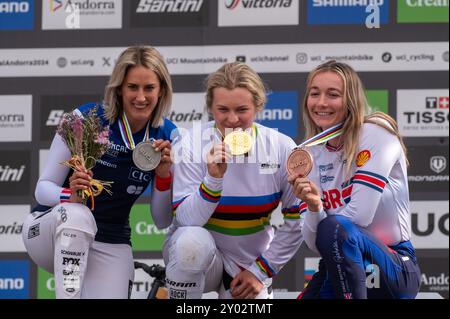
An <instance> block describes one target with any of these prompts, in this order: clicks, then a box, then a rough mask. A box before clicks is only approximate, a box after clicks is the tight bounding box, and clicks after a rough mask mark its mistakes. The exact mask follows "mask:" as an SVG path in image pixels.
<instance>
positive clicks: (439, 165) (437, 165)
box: [430, 156, 447, 174]
mask: <svg viewBox="0 0 450 319" xmlns="http://www.w3.org/2000/svg"><path fill="white" fill-rule="evenodd" d="M430 168H431V170H432V171H433V172H435V173H436V174H439V173H441V172H443V171H444V170H445V169H446V168H447V159H446V158H445V157H444V156H433V157H431V158H430Z"/></svg>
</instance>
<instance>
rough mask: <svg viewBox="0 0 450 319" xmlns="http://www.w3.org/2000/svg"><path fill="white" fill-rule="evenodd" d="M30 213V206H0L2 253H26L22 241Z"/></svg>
mask: <svg viewBox="0 0 450 319" xmlns="http://www.w3.org/2000/svg"><path fill="white" fill-rule="evenodd" d="M29 213H30V206H28V205H1V206H0V253H2V252H24V251H26V249H25V246H24V244H23V241H22V224H23V222H24V220H25V218H26V217H27V216H28V214H29Z"/></svg>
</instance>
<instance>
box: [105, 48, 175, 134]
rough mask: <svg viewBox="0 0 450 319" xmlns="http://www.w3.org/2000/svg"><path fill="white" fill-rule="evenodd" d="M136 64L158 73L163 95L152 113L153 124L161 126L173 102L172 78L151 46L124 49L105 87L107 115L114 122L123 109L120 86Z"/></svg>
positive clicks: (158, 54)
mask: <svg viewBox="0 0 450 319" xmlns="http://www.w3.org/2000/svg"><path fill="white" fill-rule="evenodd" d="M134 66H143V67H146V68H148V69H150V70H152V71H153V72H155V73H156V75H157V77H158V79H159V83H160V87H161V96H160V97H159V99H158V104H157V105H156V107H155V110H154V112H153V113H152V118H151V123H150V124H151V126H152V127H155V128H156V127H159V126H161V125H162V124H163V121H164V116H167V114H168V113H169V111H170V107H171V104H172V94H173V89H172V80H171V78H170V75H169V71H168V70H167V66H166V63H165V62H164V58H163V57H162V55H161V54H160V53H159V52H158V51H157V50H156V49H155V48H153V47H150V46H133V47H129V48H127V49H126V50H125V51H123V52H122V53H121V54H120V55H119V58H118V59H117V62H116V65H115V66H114V70H113V72H112V74H111V77H110V79H109V82H108V84H107V85H106V88H105V96H104V100H103V103H104V105H105V117H106V118H107V119H108V120H109V121H110V122H111V123H114V122H115V121H116V120H117V118H118V117H119V115H120V114H121V113H122V111H123V105H122V98H121V96H120V95H119V91H120V87H121V86H122V83H123V81H124V79H125V77H126V75H127V73H128V70H129V69H130V68H132V67H134Z"/></svg>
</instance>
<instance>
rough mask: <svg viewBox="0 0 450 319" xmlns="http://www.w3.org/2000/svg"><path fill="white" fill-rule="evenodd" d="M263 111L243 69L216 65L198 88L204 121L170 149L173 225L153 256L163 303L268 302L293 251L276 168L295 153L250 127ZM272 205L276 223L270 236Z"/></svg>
mask: <svg viewBox="0 0 450 319" xmlns="http://www.w3.org/2000/svg"><path fill="white" fill-rule="evenodd" d="M265 102H266V92H265V88H264V85H263V83H262V81H261V79H260V77H259V76H258V75H257V74H256V73H255V72H254V71H253V70H252V69H251V68H249V67H248V66H247V65H245V64H243V63H238V62H235V63H228V64H225V65H224V66H223V67H221V68H220V69H219V70H218V71H216V72H214V73H212V74H211V75H210V76H209V77H208V78H207V80H206V105H207V108H208V110H209V112H210V113H211V114H212V116H213V118H214V121H212V122H209V123H205V124H203V125H201V127H199V128H198V130H197V128H196V127H195V126H194V127H193V129H192V130H191V131H189V133H187V134H183V135H182V139H180V140H179V142H177V143H176V144H174V147H173V151H174V154H175V161H174V190H173V192H174V195H173V209H174V214H175V217H174V222H173V225H172V226H171V228H170V230H169V233H168V236H167V239H166V242H165V244H164V250H163V256H164V260H165V263H166V265H167V266H166V284H167V286H168V288H169V296H170V297H171V298H180V299H184V298H188V299H191V298H201V297H202V294H203V293H205V292H210V291H216V292H218V293H219V298H239V299H244V298H245V299H251V298H271V297H272V296H273V295H272V288H271V281H272V279H271V278H272V277H273V276H274V275H276V273H277V272H278V271H280V269H281V268H282V267H283V266H284V265H285V264H286V263H287V262H288V261H289V260H290V259H291V258H292V257H293V256H294V254H295V252H296V251H297V249H298V248H299V246H300V244H301V241H302V240H301V232H300V229H301V225H300V216H299V210H298V204H299V200H298V199H297V198H295V196H294V194H293V193H292V188H291V186H290V185H289V183H288V180H287V177H288V176H287V172H286V168H285V165H284V163H285V162H286V160H287V156H288V155H289V153H290V151H291V150H292V149H293V147H294V146H295V143H294V141H293V140H292V139H291V138H289V137H288V136H286V135H283V134H281V133H279V132H278V131H275V130H273V129H269V128H267V127H264V126H262V125H259V124H256V123H255V122H254V120H255V117H256V114H257V112H259V111H261V110H262V109H263V107H264V104H265ZM178 155H180V156H181V159H180V161H178V160H177V158H176V156H178ZM280 202H281V203H282V212H283V215H284V220H285V223H284V225H283V226H282V227H280V228H279V229H278V230H277V231H275V232H274V229H273V227H272V226H271V225H270V223H269V221H270V216H271V213H272V211H273V210H274V209H275V208H277V206H278V204H279V203H280Z"/></svg>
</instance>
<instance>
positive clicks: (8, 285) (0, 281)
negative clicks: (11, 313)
mask: <svg viewBox="0 0 450 319" xmlns="http://www.w3.org/2000/svg"><path fill="white" fill-rule="evenodd" d="M24 287H25V281H24V280H23V279H22V278H0V290H22V289H23V288H24Z"/></svg>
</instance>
